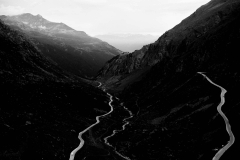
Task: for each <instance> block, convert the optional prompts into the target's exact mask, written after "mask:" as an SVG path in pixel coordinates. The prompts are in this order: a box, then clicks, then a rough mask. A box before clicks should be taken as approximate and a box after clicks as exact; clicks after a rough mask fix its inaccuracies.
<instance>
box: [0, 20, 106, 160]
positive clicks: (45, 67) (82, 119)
mask: <svg viewBox="0 0 240 160" xmlns="http://www.w3.org/2000/svg"><path fill="white" fill-rule="evenodd" d="M0 44H1V47H0V88H1V89H0V99H1V105H0V135H1V136H0V141H1V143H0V159H1V160H10V159H11V160H12V159H22V160H28V159H36V160H42V159H52V160H53V159H56V160H60V159H62V160H63V159H65V160H66V159H68V158H69V154H70V152H71V151H72V150H73V149H74V148H75V147H76V146H77V145H78V139H77V137H78V133H79V132H80V131H81V130H83V129H84V128H86V126H88V125H89V124H91V123H94V121H95V116H96V115H99V114H102V113H103V112H107V111H108V110H109V107H108V105H107V103H106V102H107V100H108V97H107V96H106V94H105V93H103V92H102V91H101V90H99V89H96V88H95V87H93V86H91V85H89V84H87V83H86V82H87V81H86V80H83V79H79V78H77V77H75V76H72V75H69V74H66V73H65V72H64V71H62V70H61V69H60V68H59V67H58V66H56V65H55V64H53V63H52V62H51V61H49V59H47V58H45V57H44V56H43V55H42V53H40V52H39V51H38V49H37V48H36V47H35V46H34V44H33V43H32V42H31V40H30V39H28V38H26V37H25V36H24V34H21V33H19V32H18V31H16V30H13V29H11V28H10V27H9V26H7V25H5V24H4V23H3V22H2V21H1V20H0Z"/></svg>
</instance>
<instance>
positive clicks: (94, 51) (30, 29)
mask: <svg viewBox="0 0 240 160" xmlns="http://www.w3.org/2000/svg"><path fill="white" fill-rule="evenodd" d="M0 19H2V20H3V21H4V22H5V23H6V24H8V25H10V26H11V27H13V28H15V29H17V30H19V31H21V32H24V33H25V34H27V35H28V36H29V37H31V38H32V40H33V42H34V43H35V45H36V46H37V47H38V48H39V49H40V50H41V52H42V53H43V54H44V55H45V56H47V57H49V58H50V59H51V60H52V61H53V62H55V63H56V64H57V65H58V66H59V67H61V68H62V69H63V70H66V71H68V72H70V73H73V74H76V75H78V76H82V77H84V76H87V77H91V76H94V75H95V74H96V73H97V71H98V70H99V69H100V68H101V67H102V66H103V65H104V63H105V62H106V61H107V60H109V59H111V58H112V57H114V56H115V55H118V54H120V53H121V51H119V50H118V49H116V48H114V47H112V46H111V45H109V44H108V43H106V42H104V41H101V40H99V39H97V38H93V37H90V36H89V35H87V34H86V33H85V32H83V31H76V30H74V29H73V28H71V27H69V26H67V25H66V24H64V23H55V22H50V21H48V20H46V19H44V18H43V17H42V16H40V15H36V16H34V15H32V14H30V13H25V14H21V15H17V16H0Z"/></svg>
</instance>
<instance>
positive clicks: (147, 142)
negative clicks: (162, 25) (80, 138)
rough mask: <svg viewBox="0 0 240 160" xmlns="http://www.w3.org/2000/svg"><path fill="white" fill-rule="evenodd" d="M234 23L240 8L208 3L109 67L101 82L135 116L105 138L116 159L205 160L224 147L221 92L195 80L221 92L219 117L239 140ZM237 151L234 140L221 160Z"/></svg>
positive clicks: (239, 73)
mask: <svg viewBox="0 0 240 160" xmlns="http://www.w3.org/2000/svg"><path fill="white" fill-rule="evenodd" d="M239 21H240V1H238V0H224V1H223V0H213V1H211V2H209V3H208V4H206V5H204V6H202V7H200V8H199V9H198V10H197V11H196V12H195V13H193V14H192V15H191V16H189V17H188V18H186V19H185V20H183V21H182V22H181V23H180V24H179V25H177V26H176V27H174V28H173V29H171V30H169V31H168V32H166V33H165V34H164V35H163V36H161V37H160V38H159V39H158V41H156V42H155V43H153V44H150V45H149V46H147V49H146V48H144V50H140V51H138V52H139V54H137V53H136V52H134V53H132V54H130V55H126V56H119V57H116V58H114V59H112V60H111V61H109V63H108V64H107V65H106V66H105V67H104V68H103V69H102V72H101V76H100V77H101V78H100V79H101V80H103V82H105V86H106V87H108V88H109V91H112V92H115V93H116V94H118V96H119V97H120V99H121V100H123V101H124V104H125V106H126V107H127V108H129V109H130V110H131V111H132V112H133V114H134V116H133V118H130V119H129V120H128V121H129V123H130V124H129V125H127V126H126V129H125V130H124V131H121V132H119V133H117V134H115V135H114V136H113V137H111V138H109V142H110V143H111V144H112V145H113V146H114V147H116V149H117V150H118V151H119V152H120V153H121V154H123V155H125V156H127V157H129V158H130V159H137V160H141V159H143V160H144V159H149V160H150V159H151V160H158V159H159V160H160V159H161V160H170V159H173V160H175V159H178V160H185V159H202V160H206V159H212V158H213V156H214V155H215V154H216V153H217V151H218V150H219V149H220V148H222V146H225V145H226V144H227V143H228V141H229V140H230V138H229V135H228V133H227V131H226V125H225V122H224V120H223V118H222V116H220V114H219V113H218V112H217V106H218V105H219V103H220V94H221V90H220V89H219V88H218V87H216V86H214V85H212V84H211V83H209V82H208V81H207V80H206V79H205V78H204V77H203V76H202V75H200V74H198V73H197V72H206V73H205V74H206V75H207V76H208V77H209V78H210V79H211V80H212V81H213V82H215V83H216V84H218V85H220V86H222V87H223V88H225V89H226V90H227V93H226V96H225V98H226V102H225V104H224V105H223V107H222V110H223V112H224V113H225V114H226V116H227V117H228V119H229V123H230V125H231V127H232V132H233V134H234V135H235V137H236V139H238V138H239V136H240V133H239V131H238V128H239V127H238V125H239V124H238V122H239V121H240V119H239V117H240V116H239V115H240V99H239V96H238V92H239V89H240V64H239V60H238V59H239V58H238V57H239V43H240V31H239V28H240V23H239ZM126 68H127V69H126ZM130 83H132V84H131V85H129V84H130ZM119 90H121V92H119ZM119 125H121V124H119ZM119 125H118V126H117V124H116V126H115V127H113V128H112V130H114V129H116V128H118V129H119V128H120V127H119ZM112 130H110V131H109V133H106V136H108V135H110V134H111V132H112ZM238 148H239V142H238V141H237V140H236V141H235V143H234V144H233V146H232V147H231V148H229V150H227V151H226V153H225V154H224V155H223V157H222V158H221V159H232V158H231V157H234V156H238Z"/></svg>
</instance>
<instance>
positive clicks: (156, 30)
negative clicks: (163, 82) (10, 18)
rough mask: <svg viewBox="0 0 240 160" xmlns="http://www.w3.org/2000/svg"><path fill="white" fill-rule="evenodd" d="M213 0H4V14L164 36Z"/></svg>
mask: <svg viewBox="0 0 240 160" xmlns="http://www.w3.org/2000/svg"><path fill="white" fill-rule="evenodd" d="M209 1H210V0H0V15H15V14H20V13H32V14H34V15H36V14H40V15H42V16H43V17H44V18H45V19H47V20H50V21H53V22H63V23H65V24H67V25H69V26H70V27H72V28H74V29H76V30H80V31H85V32H86V33H87V34H89V35H92V36H93V35H96V34H105V33H134V34H135V33H139V34H155V35H159V36H160V35H161V34H163V33H164V32H165V31H167V30H169V29H171V28H172V27H174V26H175V25H176V24H178V23H180V22H181V20H182V19H184V18H186V17H187V16H189V15H190V14H191V13H193V12H194V11H195V10H196V9H197V8H198V7H200V6H201V5H203V4H206V3H207V2H209Z"/></svg>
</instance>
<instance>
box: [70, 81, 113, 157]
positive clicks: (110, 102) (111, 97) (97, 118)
mask: <svg viewBox="0 0 240 160" xmlns="http://www.w3.org/2000/svg"><path fill="white" fill-rule="evenodd" d="M101 86H102V83H101V82H99V85H98V87H101ZM103 91H105V89H104V90H103ZM107 95H108V96H109V99H110V101H109V103H108V105H109V106H110V108H111V110H110V111H109V112H108V113H106V114H103V115H100V116H97V117H96V123H94V124H92V125H91V126H89V127H87V128H86V129H85V130H83V131H82V132H80V133H79V135H78V139H79V140H80V143H79V145H78V147H77V148H75V149H74V150H73V151H72V152H71V154H70V158H69V160H74V157H75V154H76V153H77V151H79V150H80V149H81V148H82V147H83V145H84V140H83V139H82V135H83V133H85V132H87V131H88V130H89V129H91V128H92V127H94V126H95V125H97V124H98V123H99V122H100V120H99V118H100V117H104V116H107V115H109V114H110V113H112V111H113V106H112V102H113V96H112V95H110V94H109V93H107Z"/></svg>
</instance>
